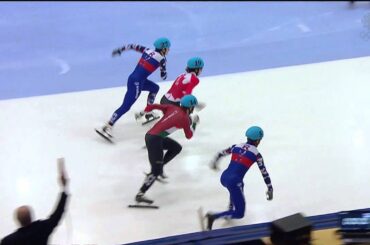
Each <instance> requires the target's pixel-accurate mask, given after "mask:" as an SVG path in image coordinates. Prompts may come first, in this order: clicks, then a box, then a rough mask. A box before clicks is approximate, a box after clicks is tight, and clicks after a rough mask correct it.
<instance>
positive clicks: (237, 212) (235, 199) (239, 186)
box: [206, 182, 245, 230]
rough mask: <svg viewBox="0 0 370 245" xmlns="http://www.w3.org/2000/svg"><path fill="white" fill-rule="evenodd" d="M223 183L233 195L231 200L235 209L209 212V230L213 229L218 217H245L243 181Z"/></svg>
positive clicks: (207, 217) (207, 216)
mask: <svg viewBox="0 0 370 245" xmlns="http://www.w3.org/2000/svg"><path fill="white" fill-rule="evenodd" d="M225 184H226V183H223V185H224V186H225V187H226V188H227V189H228V191H229V193H230V197H231V202H232V204H233V205H234V210H232V209H231V210H230V209H229V210H227V211H224V212H220V213H207V215H206V219H207V222H208V224H207V228H208V229H209V230H211V229H212V225H213V222H214V221H215V220H216V219H219V218H228V219H241V218H243V217H244V213H245V198H244V192H243V187H244V184H243V182H238V183H229V184H226V185H225Z"/></svg>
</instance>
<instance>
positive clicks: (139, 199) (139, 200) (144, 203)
mask: <svg viewBox="0 0 370 245" xmlns="http://www.w3.org/2000/svg"><path fill="white" fill-rule="evenodd" d="M135 201H136V204H133V205H128V207H129V208H155V209H157V208H159V207H158V206H156V205H152V203H153V202H154V201H153V200H150V199H149V198H146V197H145V196H144V193H142V192H139V193H138V194H137V195H136V196H135Z"/></svg>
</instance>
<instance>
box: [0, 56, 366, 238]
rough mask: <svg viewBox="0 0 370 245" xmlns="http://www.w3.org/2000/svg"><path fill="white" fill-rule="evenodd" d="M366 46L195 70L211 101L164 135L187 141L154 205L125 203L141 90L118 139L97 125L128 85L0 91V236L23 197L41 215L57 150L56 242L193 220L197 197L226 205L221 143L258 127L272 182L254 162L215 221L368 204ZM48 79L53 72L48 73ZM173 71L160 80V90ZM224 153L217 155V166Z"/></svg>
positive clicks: (133, 179) (138, 172)
mask: <svg viewBox="0 0 370 245" xmlns="http://www.w3.org/2000/svg"><path fill="white" fill-rule="evenodd" d="M369 67H370V58H369V57H365V58H356V59H348V60H339V61H333V62H325V63H316V64H310V65H300V66H292V67H286V68H278V69H269V70H260V71H254V72H246V73H238V74H228V75H222V76H213V77H201V83H200V85H199V86H198V87H196V88H195V89H194V95H196V96H197V97H198V99H199V100H201V101H204V102H205V103H207V107H206V108H205V109H204V110H203V111H201V112H199V116H200V125H199V127H198V128H197V131H196V133H195V136H194V138H193V139H191V140H186V138H185V137H184V134H183V132H182V131H177V132H175V133H174V134H173V135H171V137H173V138H174V139H176V140H178V141H179V142H180V143H181V144H182V145H183V151H182V152H181V154H180V155H179V156H177V157H176V158H175V159H174V160H173V161H172V162H170V163H169V164H168V166H167V167H166V168H165V171H166V173H167V174H168V175H169V181H170V183H169V184H161V183H158V182H156V183H155V184H154V185H153V187H152V188H151V189H150V190H149V191H148V192H147V195H148V197H151V198H153V199H154V200H155V203H156V204H158V205H159V206H160V209H159V210H137V209H128V208H127V205H128V204H130V203H132V202H133V199H134V196H135V194H136V193H137V191H138V189H139V187H140V186H141V184H142V181H143V179H144V175H143V171H148V170H149V163H148V159H147V152H146V150H144V149H142V147H143V146H144V135H145V132H146V131H147V130H148V129H149V128H150V127H151V126H152V125H149V126H145V127H142V126H140V125H139V124H137V123H136V122H135V120H134V113H135V112H137V111H139V110H141V109H142V108H143V107H144V105H145V103H146V95H147V94H146V93H145V92H143V94H142V95H141V97H140V98H139V100H138V101H137V103H136V104H135V105H134V106H133V107H132V109H131V111H130V112H128V113H127V114H126V115H124V116H123V117H122V118H121V119H120V120H119V121H118V123H117V124H116V126H115V128H114V135H115V137H116V138H115V140H116V144H114V145H111V144H108V143H106V142H105V141H104V140H103V139H101V138H100V137H99V136H98V135H97V134H96V133H95V132H94V128H95V127H100V126H102V124H103V123H104V122H106V121H107V120H108V119H109V117H110V116H111V113H112V112H113V111H114V110H115V109H116V108H117V107H118V106H119V105H120V103H121V101H122V99H123V96H124V93H125V88H122V87H120V88H112V89H103V90H94V91H85V92H76V93H66V94H59V95H51V96H40V97H32V98H24V99H13V100H3V101H0V115H1V120H0V125H1V127H0V135H1V138H0V149H1V154H0V167H1V172H0V179H1V182H0V190H1V192H0V200H1V201H0V217H1V223H0V237H3V236H5V235H6V234H8V233H10V232H12V231H14V230H15V229H16V228H17V224H16V223H15V222H14V220H13V211H14V209H15V208H16V207H17V206H20V205H23V204H29V205H31V206H33V208H34V210H35V216H36V218H45V217H47V216H48V215H49V213H50V212H51V210H52V208H53V207H54V205H55V203H56V201H57V196H58V192H59V190H60V189H59V186H58V184H57V166H56V159H57V158H58V157H60V156H63V157H65V159H66V169H67V172H68V175H69V177H70V180H71V181H70V193H71V198H70V202H69V204H68V208H67V212H66V215H65V216H64V217H63V221H62V223H61V224H60V226H59V227H58V228H57V229H56V231H55V233H54V235H53V237H52V239H51V240H50V241H51V242H52V243H53V244H72V243H73V244H99V245H101V244H122V243H128V242H134V241H140V240H147V239H154V238H160V237H164V236H170V235H177V234H182V233H190V232H196V231H199V224H198V220H197V216H196V210H197V208H198V207H199V206H203V207H204V209H205V210H206V211H207V210H212V211H222V210H224V209H225V208H226V206H227V204H228V193H227V191H226V190H225V189H224V188H223V187H222V186H221V184H220V183H219V177H220V174H221V172H214V171H212V170H211V169H209V167H208V163H209V161H210V160H211V159H212V158H213V156H214V155H215V154H216V153H217V151H219V150H222V149H224V148H226V147H228V146H230V145H232V144H234V143H240V142H243V141H245V140H246V139H245V137H244V132H245V130H246V129H247V128H248V127H249V126H252V125H259V126H261V127H262V128H263V129H264V131H265V138H264V139H263V141H262V143H261V145H260V146H259V150H260V152H261V153H262V155H263V156H264V159H265V163H266V167H267V169H268V171H269V173H270V176H271V179H272V184H273V186H274V190H275V193H274V194H275V196H274V200H273V201H271V202H269V201H267V200H266V199H265V190H266V187H265V184H264V182H263V179H262V176H261V174H260V172H259V170H258V167H256V166H253V167H252V168H251V169H250V171H249V172H248V173H247V175H246V177H245V195H246V199H247V212H246V216H245V217H244V218H243V219H241V220H237V221H233V222H232V223H229V224H227V223H225V222H224V221H216V223H215V228H216V229H217V228H225V227H230V226H236V225H246V224H253V223H260V222H268V221H272V220H274V219H277V218H281V217H284V216H287V215H290V214H293V213H296V212H303V213H304V214H305V215H318V214H324V213H330V212H337V211H341V210H348V209H357V208H367V207H369V206H370V202H369V200H370V188H369V186H370V184H369V183H370V178H369V173H370V150H369V146H370V142H369V138H370V80H369V77H370V76H369V75H370V69H369ZM50 82H53V81H50ZM170 83H171V81H169V82H166V83H160V86H161V89H160V92H159V94H158V97H157V101H159V99H160V98H161V96H162V95H163V93H164V92H165V91H166V90H167V89H168V88H169V85H170ZM228 160H229V158H228V157H226V158H224V159H223V160H222V162H221V167H222V168H225V167H226V166H227V164H228Z"/></svg>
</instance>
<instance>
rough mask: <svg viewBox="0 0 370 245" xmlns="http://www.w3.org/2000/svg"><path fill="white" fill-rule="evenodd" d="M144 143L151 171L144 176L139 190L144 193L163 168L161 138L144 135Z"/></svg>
mask: <svg viewBox="0 0 370 245" xmlns="http://www.w3.org/2000/svg"><path fill="white" fill-rule="evenodd" d="M145 144H146V147H147V150H148V157H149V162H150V165H151V172H150V174H149V175H147V176H146V178H145V180H144V184H143V185H142V186H141V188H140V192H142V193H145V192H146V191H147V190H148V189H149V188H150V187H151V186H152V185H153V183H154V181H155V180H156V178H157V176H158V175H160V174H161V173H162V169H163V145H162V138H161V137H160V136H156V135H150V134H146V135H145Z"/></svg>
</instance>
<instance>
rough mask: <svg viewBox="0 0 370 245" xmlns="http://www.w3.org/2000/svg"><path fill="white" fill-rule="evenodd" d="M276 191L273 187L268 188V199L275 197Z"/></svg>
mask: <svg viewBox="0 0 370 245" xmlns="http://www.w3.org/2000/svg"><path fill="white" fill-rule="evenodd" d="M273 193H274V191H273V189H272V188H268V190H267V191H266V199H267V200H268V201H271V200H272V199H273V198H274V194H273Z"/></svg>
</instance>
